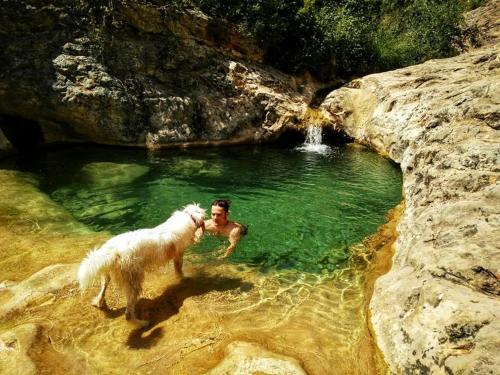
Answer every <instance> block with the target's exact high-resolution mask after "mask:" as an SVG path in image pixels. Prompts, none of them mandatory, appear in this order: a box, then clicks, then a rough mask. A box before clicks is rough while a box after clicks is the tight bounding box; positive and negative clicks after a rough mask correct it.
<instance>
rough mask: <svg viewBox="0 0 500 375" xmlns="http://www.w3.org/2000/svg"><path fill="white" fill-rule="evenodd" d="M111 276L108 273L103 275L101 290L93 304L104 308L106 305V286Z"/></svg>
mask: <svg viewBox="0 0 500 375" xmlns="http://www.w3.org/2000/svg"><path fill="white" fill-rule="evenodd" d="M109 281H110V277H109V275H108V274H106V275H102V276H101V290H100V291H99V293H98V294H97V296H95V297H94V299H93V300H92V306H95V307H98V308H100V309H101V308H102V307H103V306H104V293H106V288H107V287H108V284H109Z"/></svg>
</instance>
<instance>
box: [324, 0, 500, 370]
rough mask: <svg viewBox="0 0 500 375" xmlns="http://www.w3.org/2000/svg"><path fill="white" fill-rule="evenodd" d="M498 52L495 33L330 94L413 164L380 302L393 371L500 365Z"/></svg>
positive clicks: (333, 113) (357, 129) (337, 108)
mask: <svg viewBox="0 0 500 375" xmlns="http://www.w3.org/2000/svg"><path fill="white" fill-rule="evenodd" d="M493 3H497V4H498V2H493ZM499 9H500V8H498V7H497V8H496V9H495V11H494V12H492V13H490V14H489V17H490V19H493V18H495V19H496V20H497V21H498V19H499V18H498V12H499ZM495 15H496V16H495ZM497 21H495V22H493V21H492V22H493V23H494V24H496V25H498V22H497ZM496 32H498V27H497V28H496V29H495V30H491V33H496ZM499 59H500V46H499V45H498V44H493V45H487V46H485V47H482V48H480V49H475V50H471V51H470V52H468V53H464V54H462V55H460V56H457V57H453V58H449V59H443V60H431V61H428V62H426V63H424V64H421V65H417V66H412V67H408V68H404V69H399V70H396V71H393V72H387V73H381V74H374V75H370V76H367V77H364V78H362V79H359V80H356V81H355V82H354V83H353V84H351V85H349V86H348V87H344V88H341V89H339V90H336V91H334V92H332V93H331V94H330V95H328V96H327V98H326V100H325V102H324V103H323V105H322V109H323V110H324V111H325V112H326V113H327V114H328V115H329V116H330V118H331V121H332V122H333V123H335V124H336V127H337V128H341V129H343V130H344V131H345V132H346V133H347V134H348V135H349V136H351V137H353V138H354V139H355V140H356V141H358V142H360V143H362V144H365V145H367V146H369V147H371V148H374V149H376V150H378V151H379V152H380V153H381V154H384V155H387V156H388V157H390V158H391V159H393V160H394V161H396V162H398V163H400V164H401V169H402V171H403V180H404V181H403V193H404V194H403V195H404V197H405V206H406V208H405V213H404V215H403V217H402V219H401V222H400V223H399V226H398V232H399V238H398V240H397V243H396V247H395V256H394V260H393V266H392V269H391V271H390V272H389V273H387V274H386V275H384V276H382V277H381V278H380V279H378V280H377V282H376V286H375V291H374V296H373V299H372V301H371V305H370V308H371V315H372V323H373V327H374V331H375V333H376V336H377V342H378V345H379V347H380V348H381V350H382V352H383V353H384V356H385V359H386V361H387V363H388V365H389V368H390V371H391V372H393V373H405V372H407V373H439V372H447V373H477V374H483V373H484V374H487V373H496V372H498V368H500V359H499V357H498V355H497V354H496V353H497V352H498V337H497V338H495V332H497V333H496V334H498V332H499V331H500V321H499V319H498V312H499V311H500V301H499V300H498V290H499V288H500V280H499V274H500V249H499V247H498V226H499V223H500V203H499V202H500V200H499V197H500V184H499V177H500V174H499V172H500V170H499V169H498V165H500V151H499V150H500V137H499V131H498V125H499V122H498V118H497V117H498V113H500V100H499V98H500V84H499V81H498V75H499V73H500V66H499V65H498V61H500V60H499Z"/></svg>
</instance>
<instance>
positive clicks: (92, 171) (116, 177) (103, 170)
mask: <svg viewBox="0 0 500 375" xmlns="http://www.w3.org/2000/svg"><path fill="white" fill-rule="evenodd" d="M148 171H149V167H147V166H144V165H139V164H119V163H110V162H98V163H90V164H87V165H85V166H84V167H83V168H82V170H81V174H82V176H81V178H82V179H84V180H85V182H86V183H87V184H88V185H91V186H92V187H96V188H110V187H113V186H117V185H124V184H129V183H131V182H133V181H134V180H136V179H137V178H139V177H141V176H143V175H145V174H146V173H148Z"/></svg>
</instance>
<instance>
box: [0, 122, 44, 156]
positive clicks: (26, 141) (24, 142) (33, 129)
mask: <svg viewBox="0 0 500 375" xmlns="http://www.w3.org/2000/svg"><path fill="white" fill-rule="evenodd" d="M0 129H1V130H2V131H3V133H4V135H5V137H6V138H7V139H8V140H9V142H10V143H11V144H12V147H13V148H14V149H15V150H16V151H17V152H19V153H25V152H31V151H35V150H37V149H39V148H40V147H41V146H43V145H44V143H45V142H44V136H43V132H42V128H41V127H40V124H39V123H38V122H36V121H33V120H28V119H25V118H22V117H16V116H9V115H0Z"/></svg>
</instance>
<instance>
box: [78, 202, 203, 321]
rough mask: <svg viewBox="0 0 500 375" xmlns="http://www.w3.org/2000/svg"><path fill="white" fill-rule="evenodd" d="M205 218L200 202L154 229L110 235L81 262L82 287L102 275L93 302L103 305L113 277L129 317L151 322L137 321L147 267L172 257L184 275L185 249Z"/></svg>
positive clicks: (188, 206) (97, 305)
mask: <svg viewBox="0 0 500 375" xmlns="http://www.w3.org/2000/svg"><path fill="white" fill-rule="evenodd" d="M204 219H205V210H204V209H202V208H201V207H200V206H199V205H198V204H189V205H187V206H186V207H184V209H183V210H182V211H175V212H174V213H173V214H172V216H171V217H170V218H169V219H168V220H167V221H166V222H164V223H163V224H161V225H158V226H157V227H155V228H152V229H139V230H135V231H132V232H127V233H123V234H120V235H117V236H115V237H113V238H111V239H110V240H108V241H107V242H106V243H105V244H104V245H103V246H101V247H100V248H99V249H94V250H92V251H91V252H89V253H88V255H87V257H86V258H85V259H84V260H83V261H82V263H81V264H80V268H79V269H78V281H79V283H80V289H81V290H82V291H83V290H85V289H86V288H87V287H88V286H89V285H90V284H92V282H93V281H95V280H97V279H98V278H100V279H101V290H100V291H99V293H98V294H97V296H96V297H95V298H94V299H93V301H92V305H94V306H96V307H99V308H102V307H103V306H104V294H105V292H106V288H107V286H108V284H109V281H110V279H113V281H114V282H115V283H116V284H118V285H119V286H120V287H121V288H122V289H123V291H124V292H125V296H126V298H127V309H126V311H125V316H126V318H127V319H131V320H133V321H135V322H137V323H139V324H140V325H142V326H146V325H147V324H148V322H147V321H144V320H138V319H137V318H136V315H135V304H136V302H137V299H138V296H139V295H140V293H141V290H142V282H143V280H144V270H145V269H151V268H154V267H158V266H161V265H163V264H165V263H166V262H168V261H169V260H170V259H173V260H174V268H175V273H176V275H177V276H178V277H182V257H183V255H184V251H185V250H186V249H187V248H188V247H189V246H190V245H192V244H194V243H195V242H196V241H197V239H196V236H195V232H196V230H197V229H198V228H200V227H204Z"/></svg>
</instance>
